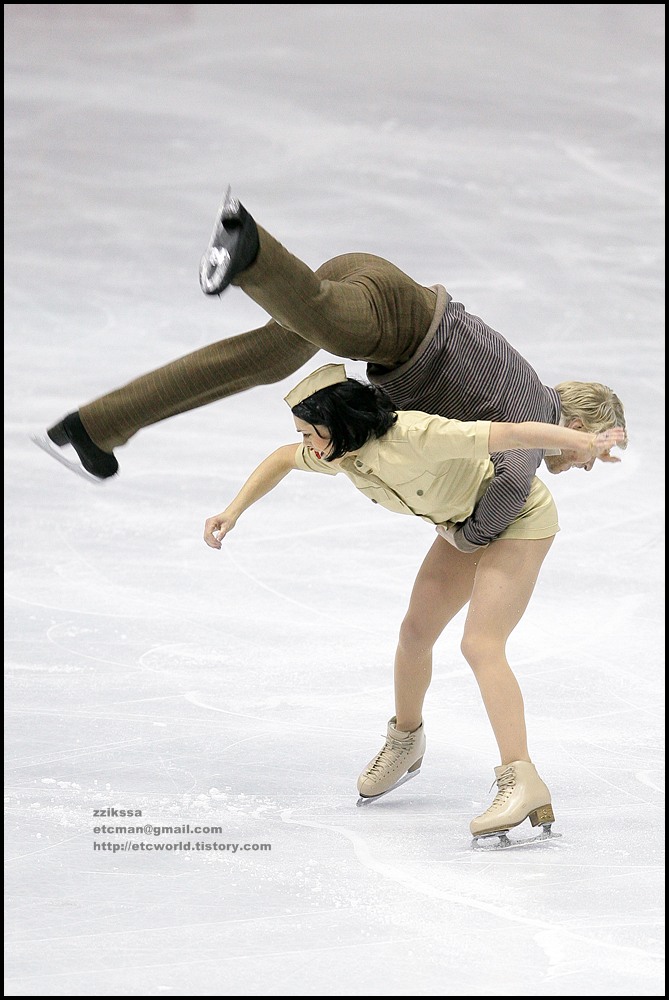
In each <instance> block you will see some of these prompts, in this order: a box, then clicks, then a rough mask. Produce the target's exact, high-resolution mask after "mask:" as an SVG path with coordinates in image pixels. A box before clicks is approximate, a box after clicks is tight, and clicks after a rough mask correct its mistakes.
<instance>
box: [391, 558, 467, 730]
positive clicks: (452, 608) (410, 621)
mask: <svg viewBox="0 0 669 1000" xmlns="http://www.w3.org/2000/svg"><path fill="white" fill-rule="evenodd" d="M478 562H479V555H478V553H463V552H459V551H458V549H456V548H454V547H453V546H452V545H450V543H449V542H447V541H445V540H444V539H443V538H437V539H436V540H435V542H434V543H433V545H432V547H431V548H430V550H429V552H428V553H427V555H426V557H425V559H424V560H423V563H422V565H421V567H420V569H419V571H418V575H417V576H416V581H415V583H414V585H413V590H412V592H411V598H410V601H409V607H408V610H407V613H406V615H405V618H404V621H403V622H402V625H401V628H400V635H399V642H398V644H397V651H396V653H395V714H396V716H397V728H398V729H400V730H404V731H407V732H409V731H412V730H414V729H416V728H417V727H418V726H419V725H420V723H421V719H422V713H423V702H424V700H425V694H426V692H427V689H428V687H429V686H430V681H431V680H432V649H433V646H434V644H435V642H436V641H437V639H438V638H439V636H440V635H441V633H442V632H443V630H444V629H445V627H446V626H447V625H448V623H449V622H450V621H451V619H452V618H454V617H455V615H457V613H458V612H459V611H460V610H461V608H463V607H464V605H465V604H466V603H467V601H468V600H469V598H470V595H471V592H472V587H473V584H474V577H475V574H476V567H477V564H478Z"/></svg>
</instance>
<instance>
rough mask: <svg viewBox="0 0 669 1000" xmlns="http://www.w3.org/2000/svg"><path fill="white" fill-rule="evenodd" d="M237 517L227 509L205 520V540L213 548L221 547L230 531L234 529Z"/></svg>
mask: <svg viewBox="0 0 669 1000" xmlns="http://www.w3.org/2000/svg"><path fill="white" fill-rule="evenodd" d="M236 523H237V518H236V517H232V515H231V514H228V513H227V512H226V511H223V512H222V513H221V514H214V516H213V517H208V518H207V520H206V521H205V522H204V540H205V542H206V543H207V545H208V546H209V548H211V549H220V548H221V542H222V541H223V539H224V538H225V536H226V535H227V533H228V532H229V531H232V529H233V528H234V526H235V524H236Z"/></svg>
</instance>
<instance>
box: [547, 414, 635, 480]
mask: <svg viewBox="0 0 669 1000" xmlns="http://www.w3.org/2000/svg"><path fill="white" fill-rule="evenodd" d="M567 427H573V429H574V430H576V431H583V430H585V427H584V426H583V423H582V421H580V420H571V421H570V422H569V423H568V424H567ZM604 429H605V428H604ZM576 456H577V453H576V452H575V451H566V450H563V451H561V452H560V454H559V455H545V456H544V465H545V466H546V468H547V469H548V471H549V472H552V473H553V474H554V475H558V473H560V472H568V471H569V469H583V470H584V471H585V472H590V470H591V469H592V467H593V466H594V464H595V462H596V459H594V458H591V459H589V460H588V461H587V462H583V461H578V459H577V457H576ZM598 457H599V460H600V461H601V462H619V461H620V459H619V458H615V457H614V456H613V455H612V454H611V452H610V451H604V452H602V454H601V455H599V456H598Z"/></svg>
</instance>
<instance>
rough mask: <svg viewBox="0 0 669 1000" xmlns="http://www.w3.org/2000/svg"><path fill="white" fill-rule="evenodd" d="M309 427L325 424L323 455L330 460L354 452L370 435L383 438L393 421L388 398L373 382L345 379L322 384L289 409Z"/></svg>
mask: <svg viewBox="0 0 669 1000" xmlns="http://www.w3.org/2000/svg"><path fill="white" fill-rule="evenodd" d="M291 412H292V413H293V414H294V415H295V416H296V417H298V418H299V419H300V420H305V421H306V422H307V423H308V424H311V426H312V427H316V426H319V427H326V428H327V430H328V433H329V435H330V442H331V443H330V447H329V448H328V451H327V454H326V456H325V459H326V461H328V462H332V461H333V459H335V458H341V457H342V455H345V454H346V452H349V451H357V449H358V448H362V446H363V444H366V442H367V441H369V440H370V438H380V437H383V435H384V434H386V433H387V431H389V430H390V428H391V427H392V426H393V424H394V423H395V422H396V420H397V413H396V412H395V407H394V406H393V403H392V400H391V399H390V397H389V396H388V395H387V394H386V393H385V392H384V391H383V389H379V388H378V387H377V386H375V385H368V384H366V383H364V382H359V381H358V380H357V379H353V378H347V379H346V381H345V382H335V383H334V385H326V386H325V388H324V389H319V390H318V392H314V393H313V394H312V395H311V396H307V398H306V399H303V400H302V402H301V403H298V404H297V405H296V406H293V407H292V411H291Z"/></svg>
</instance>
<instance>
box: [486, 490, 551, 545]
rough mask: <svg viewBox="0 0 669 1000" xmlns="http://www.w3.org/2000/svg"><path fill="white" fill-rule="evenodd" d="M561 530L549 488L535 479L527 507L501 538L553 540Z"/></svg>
mask: <svg viewBox="0 0 669 1000" xmlns="http://www.w3.org/2000/svg"><path fill="white" fill-rule="evenodd" d="M559 530H560V525H559V524H558V512H557V507H556V506H555V501H554V500H553V497H552V496H551V494H550V492H549V490H548V487H547V486H544V484H543V483H542V482H541V480H540V479H537V477H536V476H535V477H534V480H533V481H532V487H531V489H530V495H529V496H528V498H527V502H526V503H525V506H524V507H523V509H522V510H521V512H520V514H519V515H518V517H517V518H516V520H515V521H513V522H512V524H510V525H509V527H508V528H507V529H506V531H503V532H502V534H501V535H500V536H499V537H500V538H551V537H552V535H556V534H557V533H558V531H559Z"/></svg>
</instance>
